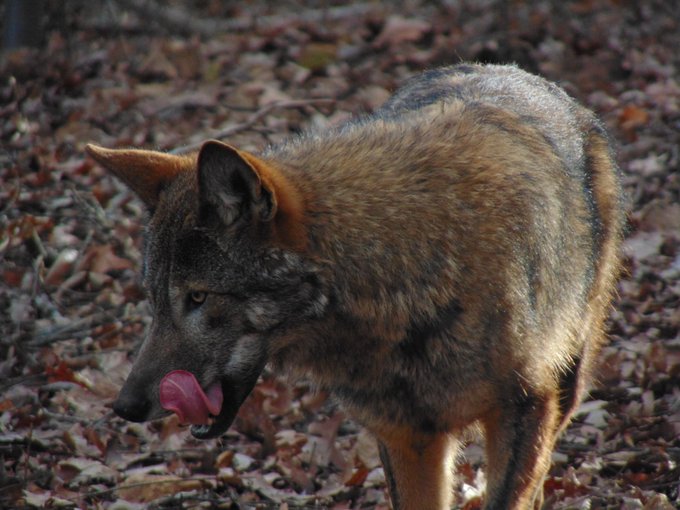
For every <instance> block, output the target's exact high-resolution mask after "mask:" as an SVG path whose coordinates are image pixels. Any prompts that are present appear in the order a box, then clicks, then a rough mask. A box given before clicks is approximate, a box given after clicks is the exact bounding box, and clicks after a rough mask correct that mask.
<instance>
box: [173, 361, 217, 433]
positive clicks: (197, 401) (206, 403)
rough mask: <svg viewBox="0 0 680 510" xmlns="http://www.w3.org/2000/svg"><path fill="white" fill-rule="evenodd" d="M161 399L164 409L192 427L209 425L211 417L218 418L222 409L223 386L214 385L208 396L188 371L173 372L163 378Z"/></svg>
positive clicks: (209, 389)
mask: <svg viewBox="0 0 680 510" xmlns="http://www.w3.org/2000/svg"><path fill="white" fill-rule="evenodd" d="M160 397H161V406H162V407H163V409H167V410H168V411H173V412H174V413H176V414H177V417H178V418H179V421H180V422H182V423H191V424H192V425H207V424H208V417H209V415H213V416H217V415H218V414H220V409H222V385H221V384H220V383H214V384H213V385H211V386H210V388H208V394H207V395H206V393H205V392H204V391H203V388H201V385H200V384H198V381H197V380H196V377H194V374H192V373H191V372H187V371H186V370H173V371H172V372H170V373H168V374H166V376H165V377H163V379H162V380H161V386H160Z"/></svg>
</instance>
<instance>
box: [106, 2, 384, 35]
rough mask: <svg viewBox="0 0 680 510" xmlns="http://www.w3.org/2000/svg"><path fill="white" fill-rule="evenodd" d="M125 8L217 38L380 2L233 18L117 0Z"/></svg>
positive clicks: (348, 14) (332, 16)
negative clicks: (195, 13)
mask: <svg viewBox="0 0 680 510" xmlns="http://www.w3.org/2000/svg"><path fill="white" fill-rule="evenodd" d="M116 2H117V3H119V4H120V5H122V6H123V7H124V8H126V9H129V10H131V11H134V12H136V13H137V14H138V15H139V16H140V18H142V19H153V20H156V21H157V22H159V23H161V24H162V25H163V26H165V27H166V28H168V29H169V30H172V31H174V32H180V33H182V34H185V35H201V36H203V37H214V36H215V35H217V34H220V33H226V32H243V31H246V30H251V29H253V28H254V27H255V26H257V27H259V28H263V27H264V28H266V27H275V26H282V25H292V24H295V23H321V22H333V21H338V20H341V19H346V18H354V17H360V16H365V15H366V14H368V13H370V12H372V11H375V10H376V9H377V8H379V7H380V6H379V4H376V3H360V4H354V5H346V6H340V7H331V8H325V9H310V10H307V11H303V12H301V13H297V14H282V15H272V16H258V17H255V16H247V17H241V18H232V19H204V18H196V17H194V16H192V15H191V13H190V12H188V11H187V10H185V9H182V8H179V7H173V6H169V5H165V3H166V2H163V4H162V5H161V4H160V3H159V2H157V1H156V0H116Z"/></svg>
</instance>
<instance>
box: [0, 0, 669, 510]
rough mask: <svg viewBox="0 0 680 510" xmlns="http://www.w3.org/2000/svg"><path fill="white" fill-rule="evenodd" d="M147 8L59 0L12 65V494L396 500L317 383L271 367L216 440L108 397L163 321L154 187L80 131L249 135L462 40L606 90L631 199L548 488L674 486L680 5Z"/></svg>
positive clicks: (7, 245) (90, 504)
mask: <svg viewBox="0 0 680 510" xmlns="http://www.w3.org/2000/svg"><path fill="white" fill-rule="evenodd" d="M142 4H143V5H144V6H147V7H148V6H151V7H150V8H151V9H152V10H153V6H154V5H155V2H151V1H149V2H142V3H137V5H136V6H135V3H134V2H127V1H123V0H120V1H113V2H108V3H107V7H106V8H104V9H100V8H97V7H95V4H94V3H91V4H85V3H83V4H78V7H77V8H76V7H74V6H73V5H71V4H64V5H62V4H61V3H60V2H48V11H49V14H50V15H49V16H48V17H47V18H48V19H47V20H46V23H47V26H46V33H45V34H46V42H45V46H44V47H43V48H42V50H27V49H22V50H18V51H13V52H5V53H4V54H3V56H2V60H0V77H1V78H0V139H1V140H2V145H1V147H0V182H1V184H2V185H1V186H0V275H1V280H0V281H1V282H2V283H0V388H1V392H0V506H2V507H3V508H102V509H105V508H107V509H121V508H133V509H136V508H231V509H235V508H279V509H285V508H298V507H306V508H333V509H341V508H342V509H345V508H383V509H386V508H387V507H388V504H387V495H386V489H385V481H384V474H383V472H382V467H381V466H380V462H379V456H378V454H377V448H376V445H375V442H374V441H373V439H372V438H371V437H370V436H369V435H368V434H367V433H366V432H365V431H363V430H362V429H361V428H360V427H359V426H358V425H356V424H355V423H354V422H352V421H351V420H348V419H347V418H346V417H345V415H344V414H343V413H342V411H341V410H340V409H338V408H337V406H336V405H335V404H334V403H333V402H332V401H331V400H329V399H326V397H325V395H320V394H316V393H314V392H312V391H311V389H310V388H309V386H308V385H307V384H306V383H305V382H304V381H298V382H289V381H282V380H279V379H277V378H276V377H274V376H273V375H272V374H269V373H267V374H265V377H264V378H263V379H262V381H261V382H260V383H259V384H258V386H257V387H256V388H255V390H254V391H253V394H252V395H251V396H250V397H249V398H248V400H247V401H246V402H245V404H244V406H243V407H242V409H241V411H240V413H239V416H238V418H237V420H236V423H235V425H234V426H233V427H232V429H231V430H230V431H228V432H227V433H226V434H225V435H224V436H223V437H222V438H220V439H219V440H211V441H205V442H199V441H197V440H195V439H193V438H192V437H191V436H190V434H188V431H187V427H185V426H182V425H180V424H179V422H178V421H177V419H176V417H170V418H167V419H165V420H163V421H160V422H154V423H150V424H135V423H128V422H124V421H123V420H121V419H119V418H117V417H116V416H115V415H114V414H113V413H112V411H111V403H112V401H113V399H114V398H115V395H116V393H117V390H118V388H119V387H120V386H121V384H122V382H123V381H124V379H125V376H126V375H127V373H128V372H129V369H130V366H131V362H130V359H131V356H130V353H131V352H132V351H133V350H134V347H135V345H136V344H137V343H138V342H139V340H140V338H142V337H143V334H144V330H145V328H146V327H147V326H148V323H149V316H148V305H147V303H146V301H145V299H144V295H143V292H142V290H141V288H140V285H139V280H138V276H137V269H138V268H139V264H140V252H141V232H142V225H143V208H142V207H141V205H140V204H139V203H138V201H137V200H136V199H135V198H134V197H132V196H131V194H130V193H129V192H128V191H127V190H126V189H125V188H124V187H123V186H122V185H121V184H120V183H118V182H116V181H115V180H113V179H111V178H110V177H108V176H106V175H105V174H104V172H103V171H102V170H101V169H99V168H97V167H96V166H94V164H93V163H92V162H91V161H90V160H88V159H86V158H85V156H84V150H83V148H84V145H85V144H86V143H88V142H96V143H100V144H102V145H105V146H109V147H117V146H122V147H125V146H144V147H150V148H158V149H163V150H175V151H182V150H186V149H187V148H190V147H191V146H192V145H195V144H197V143H200V142H201V141H202V140H204V139H207V138H211V137H221V138H225V137H226V138H227V139H228V141H229V142H230V143H233V144H234V145H237V146H241V147H243V148H245V149H249V150H258V149H261V148H262V147H264V146H265V145H267V144H270V143H277V142H280V141H281V140H284V139H285V138H286V137H288V136H291V135H293V134H295V133H298V132H300V131H302V130H305V129H308V128H323V127H325V126H330V125H337V124H339V123H341V122H343V121H344V120H346V119H347V118H349V117H350V116H351V115H356V114H361V113H363V112H365V111H370V110H371V109H373V108H375V107H377V106H379V105H380V103H381V102H382V101H384V100H385V98H386V97H388V96H389V93H390V92H391V91H393V90H394V89H395V88H396V87H397V86H398V85H399V84H400V83H401V82H403V80H404V79H406V78H407V77H408V76H410V75H412V74H414V73H416V72H418V71H420V70H422V69H425V68H431V67H434V66H438V65H444V64H451V63H456V62H458V61H460V60H476V61H485V62H508V61H513V62H517V63H518V64H519V65H521V66H522V67H524V68H526V69H527V70H530V71H533V72H540V73H542V74H544V75H545V76H546V77H548V78H549V79H552V80H555V81H558V82H560V83H561V84H562V85H563V86H564V87H565V88H566V89H567V90H568V91H569V92H570V93H571V94H573V95H574V96H576V97H577V98H579V99H580V100H582V101H583V102H585V103H586V104H588V105H589V106H590V107H591V108H593V109H594V110H596V111H597V112H598V114H599V115H600V116H601V117H602V119H603V120H604V122H605V124H606V125H607V127H608V129H609V130H610V132H611V134H612V136H613V138H614V140H615V143H616V145H617V149H618V150H617V153H618V161H619V164H620V166H621V170H622V178H623V182H624V185H625V188H626V191H627V195H628V198H629V208H630V215H629V221H630V228H629V233H628V238H627V240H626V243H625V274H624V277H623V279H622V281H621V284H620V286H619V295H618V299H617V303H616V307H615V310H614V312H613V313H612V318H611V320H610V322H609V334H610V337H611V342H610V344H609V345H608V346H607V347H606V348H605V349H604V351H603V353H602V356H601V365H600V369H599V371H598V374H597V375H598V381H597V383H596V385H595V387H594V388H593V391H592V392H591V397H590V399H589V400H588V401H586V402H585V403H584V404H583V406H582V407H581V409H580V410H579V412H578V413H577V415H576V417H575V419H574V422H573V423H572V425H571V426H570V427H569V429H568V430H567V431H566V433H565V434H564V435H563V437H562V438H561V439H560V441H559V442H558V444H557V447H556V450H555V453H554V455H553V466H552V469H551V471H550V474H549V476H548V478H547V479H546V481H545V492H546V498H547V500H546V502H547V507H549V508H556V509H567V508H584V509H585V508H617V509H645V510H656V509H663V510H665V509H670V508H675V507H677V505H678V504H680V209H679V206H678V204H679V203H680V171H679V165H680V163H679V158H680V156H679V152H678V147H680V129H679V126H680V106H679V105H680V83H679V81H678V80H680V74H679V73H678V69H680V54H679V53H678V52H677V48H678V47H680V26H679V25H680V21H679V20H678V18H677V16H676V14H677V12H676V11H677V9H676V8H674V7H673V2H670V3H667V2H664V1H663V0H649V1H647V2H642V3H620V2H608V1H605V0H595V1H589V2H570V3H560V2H554V1H550V0H536V1H532V2H523V3H516V4H513V6H512V9H509V8H507V7H505V3H504V2H501V1H500V0H489V1H487V2H480V3H474V2H440V3H435V2H424V1H420V0H416V1H412V2H408V3H407V4H405V5H404V6H402V7H400V8H399V9H397V8H396V7H394V6H391V5H390V4H387V3H385V4H378V3H366V4H362V3H359V4H353V5H346V6H340V5H336V2H327V3H325V4H324V5H325V7H324V8H321V9H319V8H318V5H317V4H318V3H317V2H311V1H308V2H294V1H290V2H281V3H280V5H276V6H274V4H271V3H267V2H261V1H257V0H256V1H254V2H249V3H248V4H246V5H245V6H242V5H238V4H233V3H227V2H225V3H221V2H191V1H189V0H178V1H176V2H172V7H171V8H168V10H167V11H165V13H164V14H163V13H159V15H158V16H149V15H148V13H146V14H144V13H142V12H141V11H140V7H139V6H140V5H142ZM74 5H75V4H74ZM675 7H677V6H675ZM145 8H146V7H145ZM177 13H180V14H183V15H184V22H182V23H180V24H179V25H178V24H177V23H178V19H180V20H181V19H182V17H181V16H180V18H177V17H174V18H173V16H174V15H175V14H177ZM56 20H61V21H59V22H57V21H56ZM258 20H259V22H258ZM178 26H179V27H180V28H178ZM225 27H228V28H225ZM481 451H482V450H481V449H480V446H479V445H478V444H477V443H474V442H472V443H471V444H470V446H468V447H467V448H466V450H465V452H464V459H463V460H462V462H461V466H460V469H459V477H458V484H457V487H456V496H457V505H459V508H464V509H468V510H470V509H477V508H480V506H481V501H482V499H481V494H482V492H483V488H484V485H485V480H484V470H483V464H482V456H481Z"/></svg>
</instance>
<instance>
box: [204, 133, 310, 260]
mask: <svg viewBox="0 0 680 510" xmlns="http://www.w3.org/2000/svg"><path fill="white" fill-rule="evenodd" d="M197 167H198V189H199V197H200V198H199V200H200V206H201V209H202V210H203V211H206V212H209V213H210V212H212V213H216V217H217V218H218V219H219V221H220V223H221V224H222V225H223V226H229V225H231V224H233V223H235V222H236V221H238V220H239V219H240V218H241V217H242V216H243V215H244V214H246V213H247V214H248V217H249V218H253V219H255V220H256V221H259V222H264V223H267V224H268V225H269V226H270V227H271V229H272V233H273V235H274V236H275V238H277V239H278V240H280V241H281V242H282V243H284V244H286V245H287V246H289V247H296V248H300V247H301V246H303V245H304V243H305V241H304V239H305V235H304V228H303V225H302V218H303V201H302V197H301V195H300V193H299V192H298V190H297V188H296V187H295V186H294V185H293V183H292V182H290V181H289V180H288V178H287V177H286V176H285V175H284V174H283V173H281V171H280V169H279V168H278V167H276V166H275V165H273V164H272V163H270V162H269V161H265V160H263V159H261V158H259V157H258V156H255V155H254V154H251V153H249V152H247V151H241V150H238V149H236V148H234V147H232V146H230V145H227V144H224V143H222V142H219V141H216V140H210V141H208V142H205V143H204V144H203V146H202V147H201V150H200V152H199V154H198V164H197Z"/></svg>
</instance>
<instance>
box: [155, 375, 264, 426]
mask: <svg viewBox="0 0 680 510" xmlns="http://www.w3.org/2000/svg"><path fill="white" fill-rule="evenodd" d="M263 366H264V363H263V362H261V363H258V365H257V366H256V367H253V368H254V369H253V370H252V371H251V372H249V373H248V374H247V375H245V376H242V377H239V378H238V379H236V378H231V377H228V376H225V377H223V378H222V379H221V380H220V381H219V382H215V383H213V384H211V385H210V386H209V387H208V388H207V389H206V390H204V389H203V388H202V387H201V385H200V384H199V383H198V381H197V379H196V377H195V376H194V374H192V373H191V372H187V371H186V370H173V371H172V372H169V373H168V374H166V375H165V377H163V379H162V380H161V383H160V401H161V406H162V407H163V408H164V409H166V410H167V411H171V412H174V413H175V414H176V415H177V416H178V418H179V420H180V421H181V422H182V423H190V424H191V434H192V435H193V436H194V437H196V438H197V439H211V438H215V437H218V436H220V435H221V434H223V433H224V432H225V431H226V430H227V429H228V428H229V427H230V426H231V424H232V422H233V421H234V419H235V418H236V415H237V414H238V410H239V408H240V407H241V404H242V403H243V401H244V400H245V399H246V397H247V396H248V394H250V392H251V390H252V389H253V387H254V386H255V383H256V382H257V379H258V377H259V375H260V372H261V371H262V368H263Z"/></svg>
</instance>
